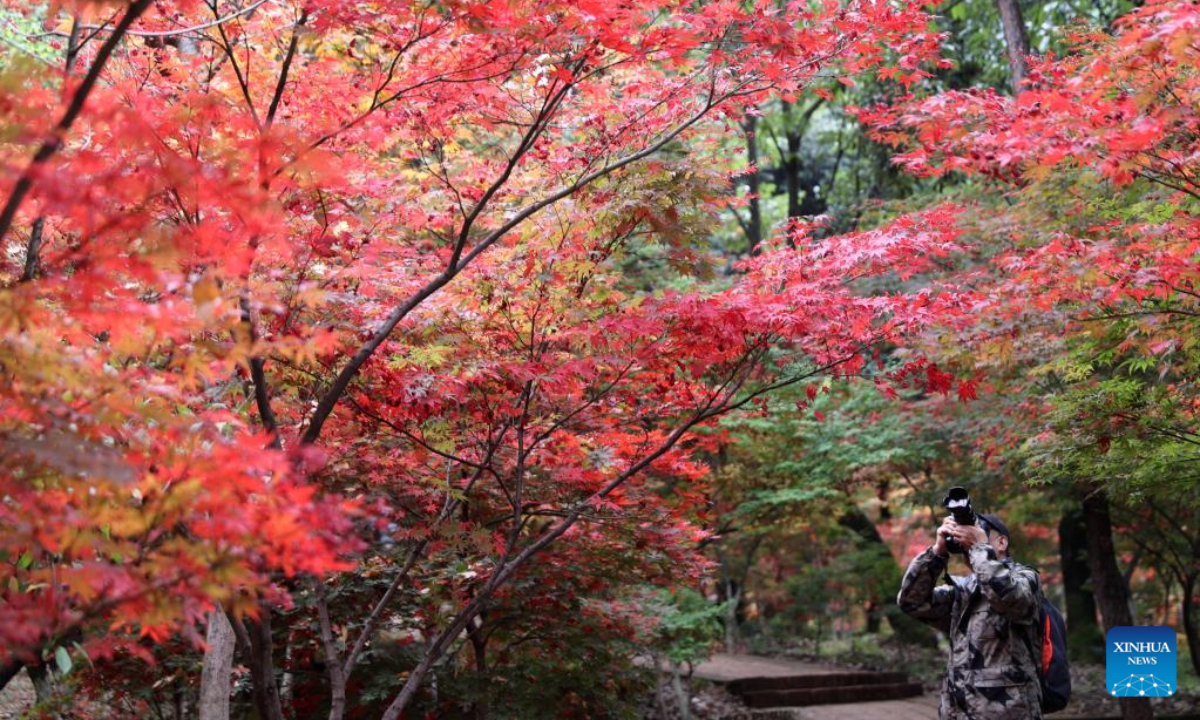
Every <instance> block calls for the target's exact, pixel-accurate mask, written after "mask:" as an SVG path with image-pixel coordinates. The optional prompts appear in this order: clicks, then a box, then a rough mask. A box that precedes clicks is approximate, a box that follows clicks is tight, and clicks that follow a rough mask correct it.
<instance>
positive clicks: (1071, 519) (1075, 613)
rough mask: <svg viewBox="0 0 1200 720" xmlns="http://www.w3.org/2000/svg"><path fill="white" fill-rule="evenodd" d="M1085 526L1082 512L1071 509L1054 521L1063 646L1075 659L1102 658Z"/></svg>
mask: <svg viewBox="0 0 1200 720" xmlns="http://www.w3.org/2000/svg"><path fill="white" fill-rule="evenodd" d="M1087 541H1088V535H1087V526H1086V525H1085V523H1084V518H1083V512H1082V511H1081V510H1080V509H1079V508H1072V509H1070V510H1068V511H1066V512H1065V513H1063V516H1062V518H1061V519H1060V520H1059V523H1058V553H1059V562H1060V564H1061V567H1062V575H1063V595H1064V599H1065V602H1066V607H1065V608H1064V609H1065V610H1066V612H1067V647H1068V648H1070V649H1071V654H1072V655H1074V656H1075V659H1076V660H1086V661H1088V662H1101V661H1103V660H1104V633H1102V632H1100V625H1099V623H1097V622H1096V597H1095V596H1094V595H1093V594H1092V591H1091V589H1090V588H1089V587H1088V585H1089V583H1090V582H1091V579H1092V571H1091V568H1090V567H1089V566H1088V555H1087Z"/></svg>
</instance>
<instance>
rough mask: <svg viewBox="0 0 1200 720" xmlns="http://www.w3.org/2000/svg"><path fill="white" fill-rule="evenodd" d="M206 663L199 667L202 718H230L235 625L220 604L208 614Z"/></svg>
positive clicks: (220, 719)
mask: <svg viewBox="0 0 1200 720" xmlns="http://www.w3.org/2000/svg"><path fill="white" fill-rule="evenodd" d="M204 640H205V642H207V643H208V648H207V649H206V650H205V651H204V666H203V668H202V669H201V671H200V715H199V717H200V720H229V690H230V677H231V675H232V673H233V650H234V644H235V641H234V637H233V626H232V625H230V624H229V618H227V617H225V612H224V611H223V610H221V609H220V608H217V609H216V610H213V611H212V612H210V613H209V614H208V633H207V635H206V636H205V638H204Z"/></svg>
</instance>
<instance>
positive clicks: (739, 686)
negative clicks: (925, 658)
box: [729, 672, 908, 695]
mask: <svg viewBox="0 0 1200 720" xmlns="http://www.w3.org/2000/svg"><path fill="white" fill-rule="evenodd" d="M906 682H908V676H907V675H905V674H904V673H901V672H832V673H826V674H821V675H784V676H780V677H751V678H741V679H739V680H734V681H733V682H731V683H729V691H730V692H733V693H737V694H739V695H740V694H742V693H747V692H755V691H758V690H805V689H808V688H828V687H841V686H845V685H854V686H863V685H894V684H896V683H906Z"/></svg>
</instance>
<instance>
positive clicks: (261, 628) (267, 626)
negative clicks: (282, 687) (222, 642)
mask: <svg viewBox="0 0 1200 720" xmlns="http://www.w3.org/2000/svg"><path fill="white" fill-rule="evenodd" d="M233 628H234V631H235V632H236V633H237V637H238V640H239V642H240V644H241V645H242V652H243V654H244V655H245V657H246V664H247V665H249V666H250V679H251V681H252V682H253V683H254V692H253V697H254V707H255V708H256V709H257V710H258V716H259V718H260V720H283V703H282V702H281V701H280V698H279V685H278V684H277V682H276V680H275V660H274V657H273V653H274V643H273V641H272V639H271V610H270V608H268V607H267V606H266V605H265V604H260V605H259V617H258V620H256V621H255V620H251V621H249V622H245V623H243V622H242V620H241V619H240V618H234V619H233Z"/></svg>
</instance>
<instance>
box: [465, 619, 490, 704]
mask: <svg viewBox="0 0 1200 720" xmlns="http://www.w3.org/2000/svg"><path fill="white" fill-rule="evenodd" d="M468 638H469V639H470V641H471V652H472V654H473V655H474V657H475V674H476V675H478V676H479V682H481V683H484V684H485V688H484V692H485V694H484V696H483V697H481V698H480V699H478V700H476V701H475V703H474V705H473V706H472V708H471V715H472V717H474V719H475V720H487V718H488V715H490V714H491V704H490V703H489V702H488V696H487V694H486V692H487V688H486V686H487V685H490V684H491V677H490V673H489V671H488V664H487V636H486V635H485V634H484V632H483V619H482V617H480V618H478V619H477V620H476V623H475V627H474V629H473V630H472V631H471V634H470V635H469V636H468Z"/></svg>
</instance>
